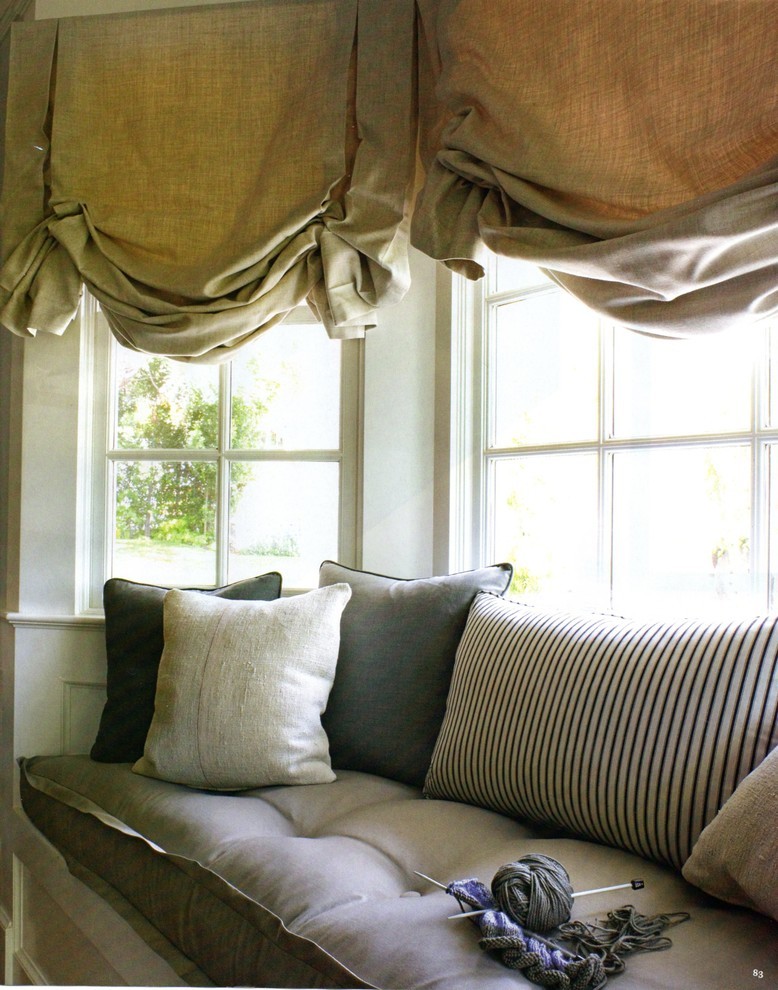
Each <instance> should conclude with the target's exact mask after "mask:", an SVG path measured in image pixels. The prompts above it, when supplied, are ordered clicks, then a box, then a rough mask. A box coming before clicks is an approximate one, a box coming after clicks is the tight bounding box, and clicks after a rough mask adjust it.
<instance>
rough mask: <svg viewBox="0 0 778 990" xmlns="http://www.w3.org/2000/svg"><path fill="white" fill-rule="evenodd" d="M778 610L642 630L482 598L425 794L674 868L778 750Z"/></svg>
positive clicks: (630, 623)
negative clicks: (526, 821) (764, 614)
mask: <svg viewBox="0 0 778 990" xmlns="http://www.w3.org/2000/svg"><path fill="white" fill-rule="evenodd" d="M777 648H778V617H775V616H773V617H769V618H768V617H761V618H755V619H752V620H747V621H742V622H732V623H726V622H710V623H707V622H704V621H694V620H688V621H679V622H656V623H641V622H637V621H630V620H627V619H621V618H616V617H613V616H604V615H594V614H586V613H580V614H576V613H569V612H551V611H544V610H542V609H539V608H533V607H531V606H526V605H521V604H517V603H514V602H506V601H503V600H501V599H499V598H495V597H493V596H488V595H479V597H478V598H477V599H476V601H475V603H474V604H473V608H472V610H471V613H470V616H469V618H468V622H467V627H466V629H465V632H464V635H463V637H462V642H461V645H460V648H459V651H458V654H457V660H456V666H455V669H454V675H453V678H452V684H451V691H450V694H449V697H448V704H447V709H446V716H445V719H444V722H443V726H442V728H441V732H440V737H439V739H438V741H437V744H436V747H435V752H434V755H433V758H432V765H431V767H430V771H429V774H428V776H427V780H426V785H425V793H426V794H427V796H429V797H437V798H450V799H453V800H458V801H465V802H469V803H472V804H478V805H482V806H484V807H487V808H492V809H494V810H497V811H501V812H503V813H507V814H510V815H514V816H516V817H519V818H525V819H530V820H532V821H535V822H541V823H545V824H550V825H553V826H556V827H559V828H561V829H563V830H566V831H568V832H570V833H573V834H576V835H582V836H586V837H589V838H592V839H595V840H598V841H601V842H603V843H606V844H608V845H612V846H616V847H620V848H624V849H628V850H630V851H632V852H635V853H638V854H639V855H641V856H644V857H646V858H648V859H654V860H658V861H659V862H663V863H670V864H672V865H673V866H675V867H676V868H677V869H680V868H681V867H682V866H683V864H684V862H685V861H686V860H687V859H688V858H689V855H690V853H691V851H692V847H693V845H694V843H695V842H696V841H697V839H698V837H699V835H700V833H701V832H702V830H703V829H704V828H705V826H706V825H707V824H708V823H709V822H710V821H711V820H712V819H713V818H714V816H715V815H716V813H717V811H718V810H719V808H721V806H722V805H723V804H724V802H725V801H726V800H727V798H728V797H729V796H730V795H731V794H732V793H733V791H734V790H735V788H736V787H737V785H738V783H739V782H740V781H741V780H742V779H743V778H744V777H745V776H746V775H747V774H748V773H749V772H750V771H751V770H752V769H753V768H754V767H755V766H757V765H758V764H759V763H760V762H761V760H762V759H763V758H764V756H765V755H766V754H767V753H768V752H770V750H771V749H773V748H774V747H775V746H776V744H778V724H777V723H776V716H778V659H776V657H777V653H776V650H777Z"/></svg>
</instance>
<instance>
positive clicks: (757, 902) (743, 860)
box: [683, 748, 778, 921]
mask: <svg viewBox="0 0 778 990" xmlns="http://www.w3.org/2000/svg"><path fill="white" fill-rule="evenodd" d="M776 871H778V748H777V749H774V750H773V751H772V753H770V755H769V756H767V757H766V758H765V759H764V760H762V762H761V763H760V764H759V766H758V767H757V768H756V769H755V770H752V771H751V773H750V774H749V775H748V776H747V777H746V778H745V780H743V781H741V783H740V784H739V785H738V787H737V790H736V791H735V793H734V794H733V795H732V797H730V798H729V800H728V801H727V802H726V804H725V805H724V807H723V808H722V809H721V811H720V812H719V813H718V814H717V815H716V817H715V818H714V819H713V821H712V822H711V823H710V825H708V826H706V828H705V829H704V830H703V832H702V835H701V836H700V838H699V839H698V841H697V843H696V845H695V846H694V849H692V854H691V856H690V857H689V859H687V860H686V863H685V864H684V867H683V875H684V877H685V878H686V879H687V880H688V881H689V883H693V884H694V885H695V886H696V887H700V888H701V889H702V890H704V891H706V892H707V893H708V894H713V896H714V897H718V898H720V899H721V900H722V901H729V902H730V903H731V904H740V905H742V906H743V907H747V908H751V909H752V910H753V911H761V913H762V914H766V915H767V916H768V918H774V919H775V920H776V921H778V876H777V874H776Z"/></svg>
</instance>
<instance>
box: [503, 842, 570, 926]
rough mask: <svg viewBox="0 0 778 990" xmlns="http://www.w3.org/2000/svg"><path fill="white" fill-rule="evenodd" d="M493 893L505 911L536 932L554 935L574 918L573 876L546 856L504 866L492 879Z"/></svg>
mask: <svg viewBox="0 0 778 990" xmlns="http://www.w3.org/2000/svg"><path fill="white" fill-rule="evenodd" d="M492 894H493V896H494V899H495V901H496V902H497V904H498V905H499V907H500V910H501V911H504V912H505V913H506V914H507V915H508V917H509V918H513V920H514V921H516V922H517V923H518V924H519V925H521V926H522V927H525V928H528V929H530V931H533V932H540V933H543V932H550V931H551V930H552V929H554V928H556V927H557V926H558V925H561V924H563V922H565V921H568V920H569V919H570V911H571V909H572V906H573V888H572V886H571V885H570V877H569V876H568V873H567V870H566V869H565V868H564V866H562V864H561V863H559V862H557V860H555V859H552V858H551V857H550V856H544V855H543V854H542V853H532V854H530V855H529V856H522V858H521V859H519V860H517V861H516V862H515V863H506V864H505V866H501V867H500V868H499V870H498V871H497V872H496V873H495V875H494V878H493V879H492Z"/></svg>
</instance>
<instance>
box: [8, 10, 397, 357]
mask: <svg viewBox="0 0 778 990" xmlns="http://www.w3.org/2000/svg"><path fill="white" fill-rule="evenodd" d="M379 28H380V30H379ZM387 28H388V29H390V30H391V31H392V32H393V33H394V37H395V38H396V44H397V48H396V49H395V48H394V47H392V49H391V51H388V50H387V49H386V46H385V45H384V44H383V40H384V37H385V36H384V34H383V32H384V31H385V30H386V29H387ZM413 30H414V11H413V5H412V2H411V0H389V2H380V0H276V2H260V3H241V4H235V5H223V6H220V7H209V8H188V9H184V10H162V11H154V12H146V13H140V14H130V15H114V16H107V17H76V18H66V19H62V20H60V21H58V22H57V21H49V22H47V21H41V22H37V23H32V24H23V25H20V26H18V27H17V28H15V29H14V32H13V45H12V71H11V75H12V79H13V88H12V91H11V93H10V94H9V146H10V145H12V146H13V148H14V152H13V155H12V158H11V159H7V162H6V182H5V184H4V190H3V214H4V218H6V220H5V224H4V229H3V258H4V260H5V264H4V267H3V270H2V273H0V286H1V288H0V303H2V314H1V316H0V318H1V319H2V322H3V323H4V324H5V325H6V326H7V327H8V328H9V329H11V330H13V331H15V332H17V333H22V334H27V333H30V332H33V331H35V332H37V331H49V332H53V333H61V332H62V331H63V330H64V329H65V328H66V326H67V325H68V323H69V322H70V320H71V319H72V317H73V315H74V313H75V310H76V308H77V305H78V299H79V293H80V285H81V283H82V282H83V283H84V284H86V285H87V286H88V288H89V290H90V291H91V292H92V293H93V294H94V295H95V296H96V297H97V298H98V300H99V301H100V303H101V305H102V308H103V311H104V313H105V315H106V318H107V320H108V323H109V325H110V326H111V329H112V330H113V332H114V333H115V334H116V335H117V337H118V338H119V339H120V340H121V341H122V342H123V343H125V344H126V345H127V346H130V347H133V348H137V349H140V350H143V351H148V352H152V353H160V354H168V355H171V356H173V357H178V358H181V359H203V360H219V359H222V358H225V357H229V356H231V354H232V352H233V351H234V348H235V347H237V346H240V345H242V344H244V343H245V342H247V341H248V340H250V339H252V338H253V337H254V336H255V335H256V334H257V333H259V332H261V331H262V330H264V329H266V328H267V327H269V326H272V325H273V324H274V323H277V322H278V321H279V320H280V319H282V318H283V317H284V315H285V314H286V313H287V312H289V311H290V310H291V309H293V308H294V307H295V306H297V305H299V304H300V303H301V302H304V301H305V300H306V299H309V300H310V302H311V304H312V305H313V307H314V308H315V309H316V310H317V312H318V313H319V315H320V316H321V318H322V319H323V321H324V322H325V325H326V326H327V328H328V330H329V331H330V332H331V333H332V334H333V335H335V336H350V335H351V336H353V335H358V334H361V333H362V332H363V330H364V327H365V326H366V325H369V324H370V323H371V322H373V320H374V310H375V308H376V307H377V306H379V305H380V304H383V303H386V302H393V301H397V300H398V299H399V298H401V297H402V295H403V293H404V292H405V291H406V289H407V286H408V271H407V226H408V221H407V202H406V201H407V197H408V194H409V189H410V184H411V183H412V179H413V174H412V161H411V159H410V156H409V154H408V145H407V136H408V135H409V133H410V131H411V128H412V126H413V114H414V103H413V66H412V59H413V49H414V44H413ZM377 32H378V33H377ZM390 76H391V77H392V82H391V84H390V85H384V84H383V82H384V80H385V79H386V78H388V77H390ZM31 110H32V114H31ZM398 135H402V136H403V137H404V140H399V139H398Z"/></svg>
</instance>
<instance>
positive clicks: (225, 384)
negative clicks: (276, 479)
mask: <svg viewBox="0 0 778 990" xmlns="http://www.w3.org/2000/svg"><path fill="white" fill-rule="evenodd" d="M231 410H232V363H231V362H229V361H227V362H225V363H224V364H223V365H222V366H221V367H220V368H219V409H218V441H217V442H218V462H217V470H216V584H217V586H219V585H224V584H226V583H227V581H228V580H229V534H230V459H229V457H228V456H227V453H228V451H229V449H230V440H231V433H232V413H231Z"/></svg>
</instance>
